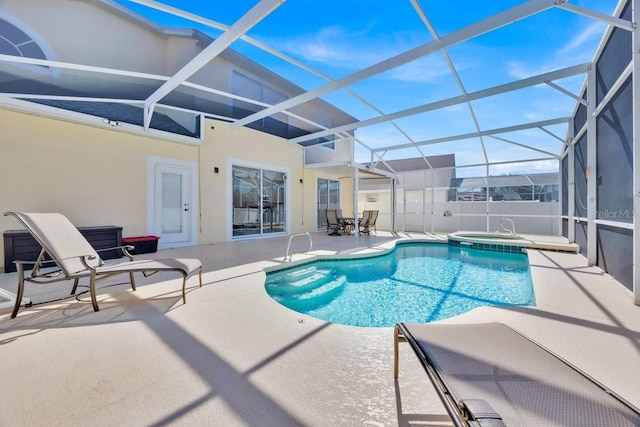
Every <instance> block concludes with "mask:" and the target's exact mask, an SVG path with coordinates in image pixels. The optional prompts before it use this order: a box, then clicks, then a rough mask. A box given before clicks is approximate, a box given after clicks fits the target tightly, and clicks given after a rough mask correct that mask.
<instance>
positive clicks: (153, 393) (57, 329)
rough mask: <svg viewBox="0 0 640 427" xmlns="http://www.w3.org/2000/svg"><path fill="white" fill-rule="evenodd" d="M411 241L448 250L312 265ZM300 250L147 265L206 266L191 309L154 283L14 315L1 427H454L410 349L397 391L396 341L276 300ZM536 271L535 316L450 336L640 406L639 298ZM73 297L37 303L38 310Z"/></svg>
mask: <svg viewBox="0 0 640 427" xmlns="http://www.w3.org/2000/svg"><path fill="white" fill-rule="evenodd" d="M398 237H407V238H420V239H424V238H433V239H441V238H442V236H437V235H422V234H411V235H404V234H403V235H392V234H390V233H384V232H379V233H378V234H377V235H372V236H360V238H359V239H356V238H354V236H340V237H333V236H326V234H325V233H318V234H314V235H313V239H314V248H313V252H314V253H316V254H332V253H339V254H347V253H355V252H363V251H376V250H380V249H382V248H385V247H388V246H389V244H390V242H391V241H392V240H394V239H396V238H398ZM528 237H530V238H531V239H533V240H549V239H550V240H558V239H560V238H556V237H546V236H545V237H541V236H528ZM560 240H561V239H560ZM286 245H287V237H279V238H271V239H262V240H252V241H242V242H240V241H238V242H229V243H217V244H211V245H202V246H195V247H186V248H181V249H167V250H163V251H159V252H158V253H156V254H150V255H148V256H165V257H166V256H168V257H173V256H184V257H198V258H200V259H201V260H202V262H203V264H204V266H205V274H204V276H203V281H204V286H203V287H202V288H197V285H195V281H194V282H190V284H191V287H190V288H189V289H188V294H187V304H186V305H182V303H181V298H180V292H179V281H180V279H179V278H177V277H175V276H170V275H165V276H163V277H160V278H159V277H158V276H154V277H151V278H148V279H142V278H141V279H140V283H139V285H140V286H139V288H138V290H137V291H136V292H135V293H132V292H131V291H130V288H129V287H128V285H126V284H120V281H117V282H113V283H112V284H109V283H106V284H103V285H102V286H101V287H99V291H98V297H99V301H100V307H101V311H100V312H94V311H93V310H92V308H91V304H90V303H89V297H88V295H87V294H83V295H81V296H80V297H79V300H80V301H79V302H76V301H75V300H73V299H68V300H65V301H60V302H55V303H50V304H43V305H35V306H34V307H31V308H27V309H22V310H21V311H20V313H19V314H18V317H17V318H16V319H9V313H8V311H3V312H2V315H0V343H1V344H2V346H0V352H1V358H2V360H3V363H2V365H0V377H2V378H3V383H4V384H5V392H4V393H3V394H2V397H1V398H0V405H1V406H2V408H3V410H2V412H1V413H0V424H1V425H34V426H36V425H47V426H51V425H74V426H77V425H105V426H106V425H116V424H121V425H145V426H146V425H166V424H176V425H225V426H235V425H260V426H285V425H309V426H325V425H345V426H347V425H348V426H351V425H375V426H395V425H400V426H408V425H416V424H419V425H449V419H448V416H447V415H446V412H445V410H444V408H443V407H442V405H441V403H440V401H439V400H438V398H437V397H436V394H435V392H434V391H433V389H432V387H431V384H430V383H429V381H428V379H427V378H426V376H425V375H424V374H423V372H422V368H421V366H420V365H419V364H418V362H417V359H416V358H415V357H414V356H413V354H412V353H411V351H410V349H409V348H408V346H403V347H402V348H401V362H400V379H399V382H398V383H397V384H396V383H394V381H393V333H392V328H356V327H348V326H342V325H337V324H329V323H326V322H323V321H319V320H317V319H313V318H310V317H307V316H304V315H301V314H298V313H295V312H292V311H290V310H288V309H286V308H284V307H282V306H280V305H279V304H277V303H276V302H275V301H273V300H271V298H269V297H268V296H267V294H266V293H265V292H264V289H263V284H264V278H265V273H264V272H263V268H264V267H267V266H272V265H276V264H279V263H281V262H282V257H283V255H284V251H285V248H286ZM302 246H304V244H303V245H302ZM303 257H305V255H296V256H294V258H295V259H301V258H303ZM529 258H530V263H531V271H532V277H533V280H534V286H535V292H536V299H537V306H536V307H526V308H525V307H523V308H511V309H506V308H490V307H483V308H480V309H476V310H474V311H472V312H470V313H467V314H465V315H462V316H459V317H456V318H453V319H449V320H446V322H451V323H464V322H483V321H502V322H505V323H508V324H509V325H512V326H514V327H515V328H516V329H518V330H520V331H522V332H523V333H525V334H527V335H528V336H530V337H531V338H532V339H534V340H536V341H537V342H539V343H541V344H542V345H544V346H546V347H547V348H548V349H550V350H552V351H553V352H555V353H557V354H559V355H560V356H562V357H564V358H566V359H567V360H568V361H570V362H572V363H573V364H575V365H576V366H578V367H579V368H580V369H582V370H583V371H585V372H587V373H588V374H590V375H591V376H593V377H595V378H596V379H597V380H599V381H600V382H602V383H603V384H605V385H606V386H608V387H609V388H611V389H613V390H614V391H615V392H617V393H618V394H620V395H621V396H622V397H623V398H625V399H627V400H628V401H629V402H631V403H632V404H634V405H635V406H637V407H640V396H639V395H638V393H637V387H638V384H640V370H638V369H632V367H633V366H635V364H636V361H637V360H638V356H639V353H640V307H637V306H635V305H634V304H633V299H632V296H631V295H630V293H629V292H628V291H626V290H624V288H623V287H622V286H620V285H619V284H617V283H615V282H614V280H613V279H612V278H611V277H610V276H607V275H606V274H603V273H602V272H601V270H599V269H597V268H593V267H589V266H587V264H586V261H585V258H584V257H582V256H579V255H571V254H566V253H560V252H543V251H530V252H529ZM15 278H16V277H15V273H8V274H3V275H1V276H0V287H2V288H5V289H7V290H9V291H13V290H14V289H15ZM148 283H153V285H152V286H145V284H148ZM70 287H71V284H69V286H66V287H65V289H64V291H61V290H60V289H57V290H56V291H55V292H53V293H44V294H43V293H42V292H46V291H43V290H38V289H37V288H34V287H33V286H27V288H26V291H27V296H29V297H31V298H32V299H33V300H34V301H35V302H36V303H37V302H38V301H43V300H51V299H55V298H58V297H60V296H63V295H64V292H66V291H68V289H70ZM37 292H40V294H39V295H38V294H37Z"/></svg>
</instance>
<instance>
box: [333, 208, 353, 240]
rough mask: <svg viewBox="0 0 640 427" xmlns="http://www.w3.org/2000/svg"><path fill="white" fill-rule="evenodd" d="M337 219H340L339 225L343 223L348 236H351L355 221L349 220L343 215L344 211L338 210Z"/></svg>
mask: <svg viewBox="0 0 640 427" xmlns="http://www.w3.org/2000/svg"><path fill="white" fill-rule="evenodd" d="M336 217H338V223H342V224H343V225H344V231H345V232H346V233H347V234H351V232H352V231H353V227H354V225H355V219H354V218H347V217H345V216H344V215H342V209H336Z"/></svg>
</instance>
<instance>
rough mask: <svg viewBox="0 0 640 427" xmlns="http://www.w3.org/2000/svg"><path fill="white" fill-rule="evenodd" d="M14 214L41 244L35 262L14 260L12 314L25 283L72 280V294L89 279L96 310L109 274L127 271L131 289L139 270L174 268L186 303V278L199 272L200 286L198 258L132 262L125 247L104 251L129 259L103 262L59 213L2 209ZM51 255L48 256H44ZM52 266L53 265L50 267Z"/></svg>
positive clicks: (169, 269)
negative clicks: (28, 267)
mask: <svg viewBox="0 0 640 427" xmlns="http://www.w3.org/2000/svg"><path fill="white" fill-rule="evenodd" d="M4 215H5V216H13V217H15V218H16V219H17V220H18V221H20V223H21V224H22V225H23V226H24V227H25V228H26V229H27V231H29V233H31V235H32V236H33V237H34V238H35V239H36V241H37V242H38V243H39V244H40V246H41V247H42V250H41V251H40V255H39V256H38V259H37V260H36V261H35V263H34V261H33V260H30V261H14V263H15V264H16V270H17V272H18V294H17V297H16V302H15V305H14V307H13V312H12V313H11V317H12V318H14V317H16V315H17V314H18V310H19V308H20V302H21V301H22V297H23V295H24V283H25V282H30V283H37V284H43V283H53V282H59V281H62V280H73V281H74V282H73V288H72V290H71V295H73V294H75V292H76V289H77V287H78V282H79V281H80V279H81V278H84V277H88V278H89V291H90V293H91V302H92V304H93V309H94V310H95V311H99V310H100V308H99V307H98V301H97V299H96V283H97V282H98V281H100V280H104V279H106V278H108V277H112V276H115V275H118V274H123V273H128V274H129V281H130V282H131V289H133V290H134V291H135V290H136V284H135V281H134V278H133V273H135V272H141V273H143V274H144V275H145V277H147V276H150V275H152V274H155V273H157V272H159V271H175V272H178V273H180V274H182V277H183V280H182V302H183V303H186V302H187V299H186V295H185V289H186V285H187V279H188V278H189V277H191V276H193V275H194V274H196V273H198V275H199V278H200V286H202V263H201V262H200V260H197V259H190V258H174V259H154V260H138V261H135V260H134V258H133V256H132V255H131V254H130V253H129V252H128V247H127V246H122V247H120V248H109V249H104V250H113V249H122V251H123V253H124V255H125V256H127V257H128V258H129V261H125V262H121V263H118V264H105V263H104V261H103V260H102V259H101V258H100V256H99V255H98V251H96V250H95V249H94V248H93V247H92V246H91V244H90V243H89V242H88V241H87V240H86V239H85V238H84V236H83V235H82V234H81V233H80V232H79V231H78V229H77V228H76V227H75V226H74V225H73V224H72V223H71V222H70V221H69V220H68V219H67V218H66V217H65V216H64V215H62V214H59V213H20V212H5V214H4ZM47 257H48V258H50V259H47ZM31 264H34V265H33V268H32V270H31V273H30V274H28V275H26V276H25V265H31ZM49 267H52V268H49Z"/></svg>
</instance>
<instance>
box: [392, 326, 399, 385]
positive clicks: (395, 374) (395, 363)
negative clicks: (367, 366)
mask: <svg viewBox="0 0 640 427" xmlns="http://www.w3.org/2000/svg"><path fill="white" fill-rule="evenodd" d="M398 334H400V331H399V330H398V326H396V327H395V328H394V329H393V379H394V380H397V379H398V341H399V338H398Z"/></svg>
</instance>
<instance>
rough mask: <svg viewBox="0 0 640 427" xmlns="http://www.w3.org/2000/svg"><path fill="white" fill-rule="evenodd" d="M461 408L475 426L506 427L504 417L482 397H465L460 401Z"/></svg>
mask: <svg viewBox="0 0 640 427" xmlns="http://www.w3.org/2000/svg"><path fill="white" fill-rule="evenodd" d="M460 409H461V410H462V413H463V414H464V416H465V418H467V419H468V420H469V421H472V423H470V424H471V425H474V426H479V427H503V426H504V427H506V424H505V423H504V421H502V417H501V416H500V414H498V413H497V412H496V411H495V409H493V408H492V407H491V405H489V403H488V402H487V401H486V400H482V399H465V400H462V401H460Z"/></svg>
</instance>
